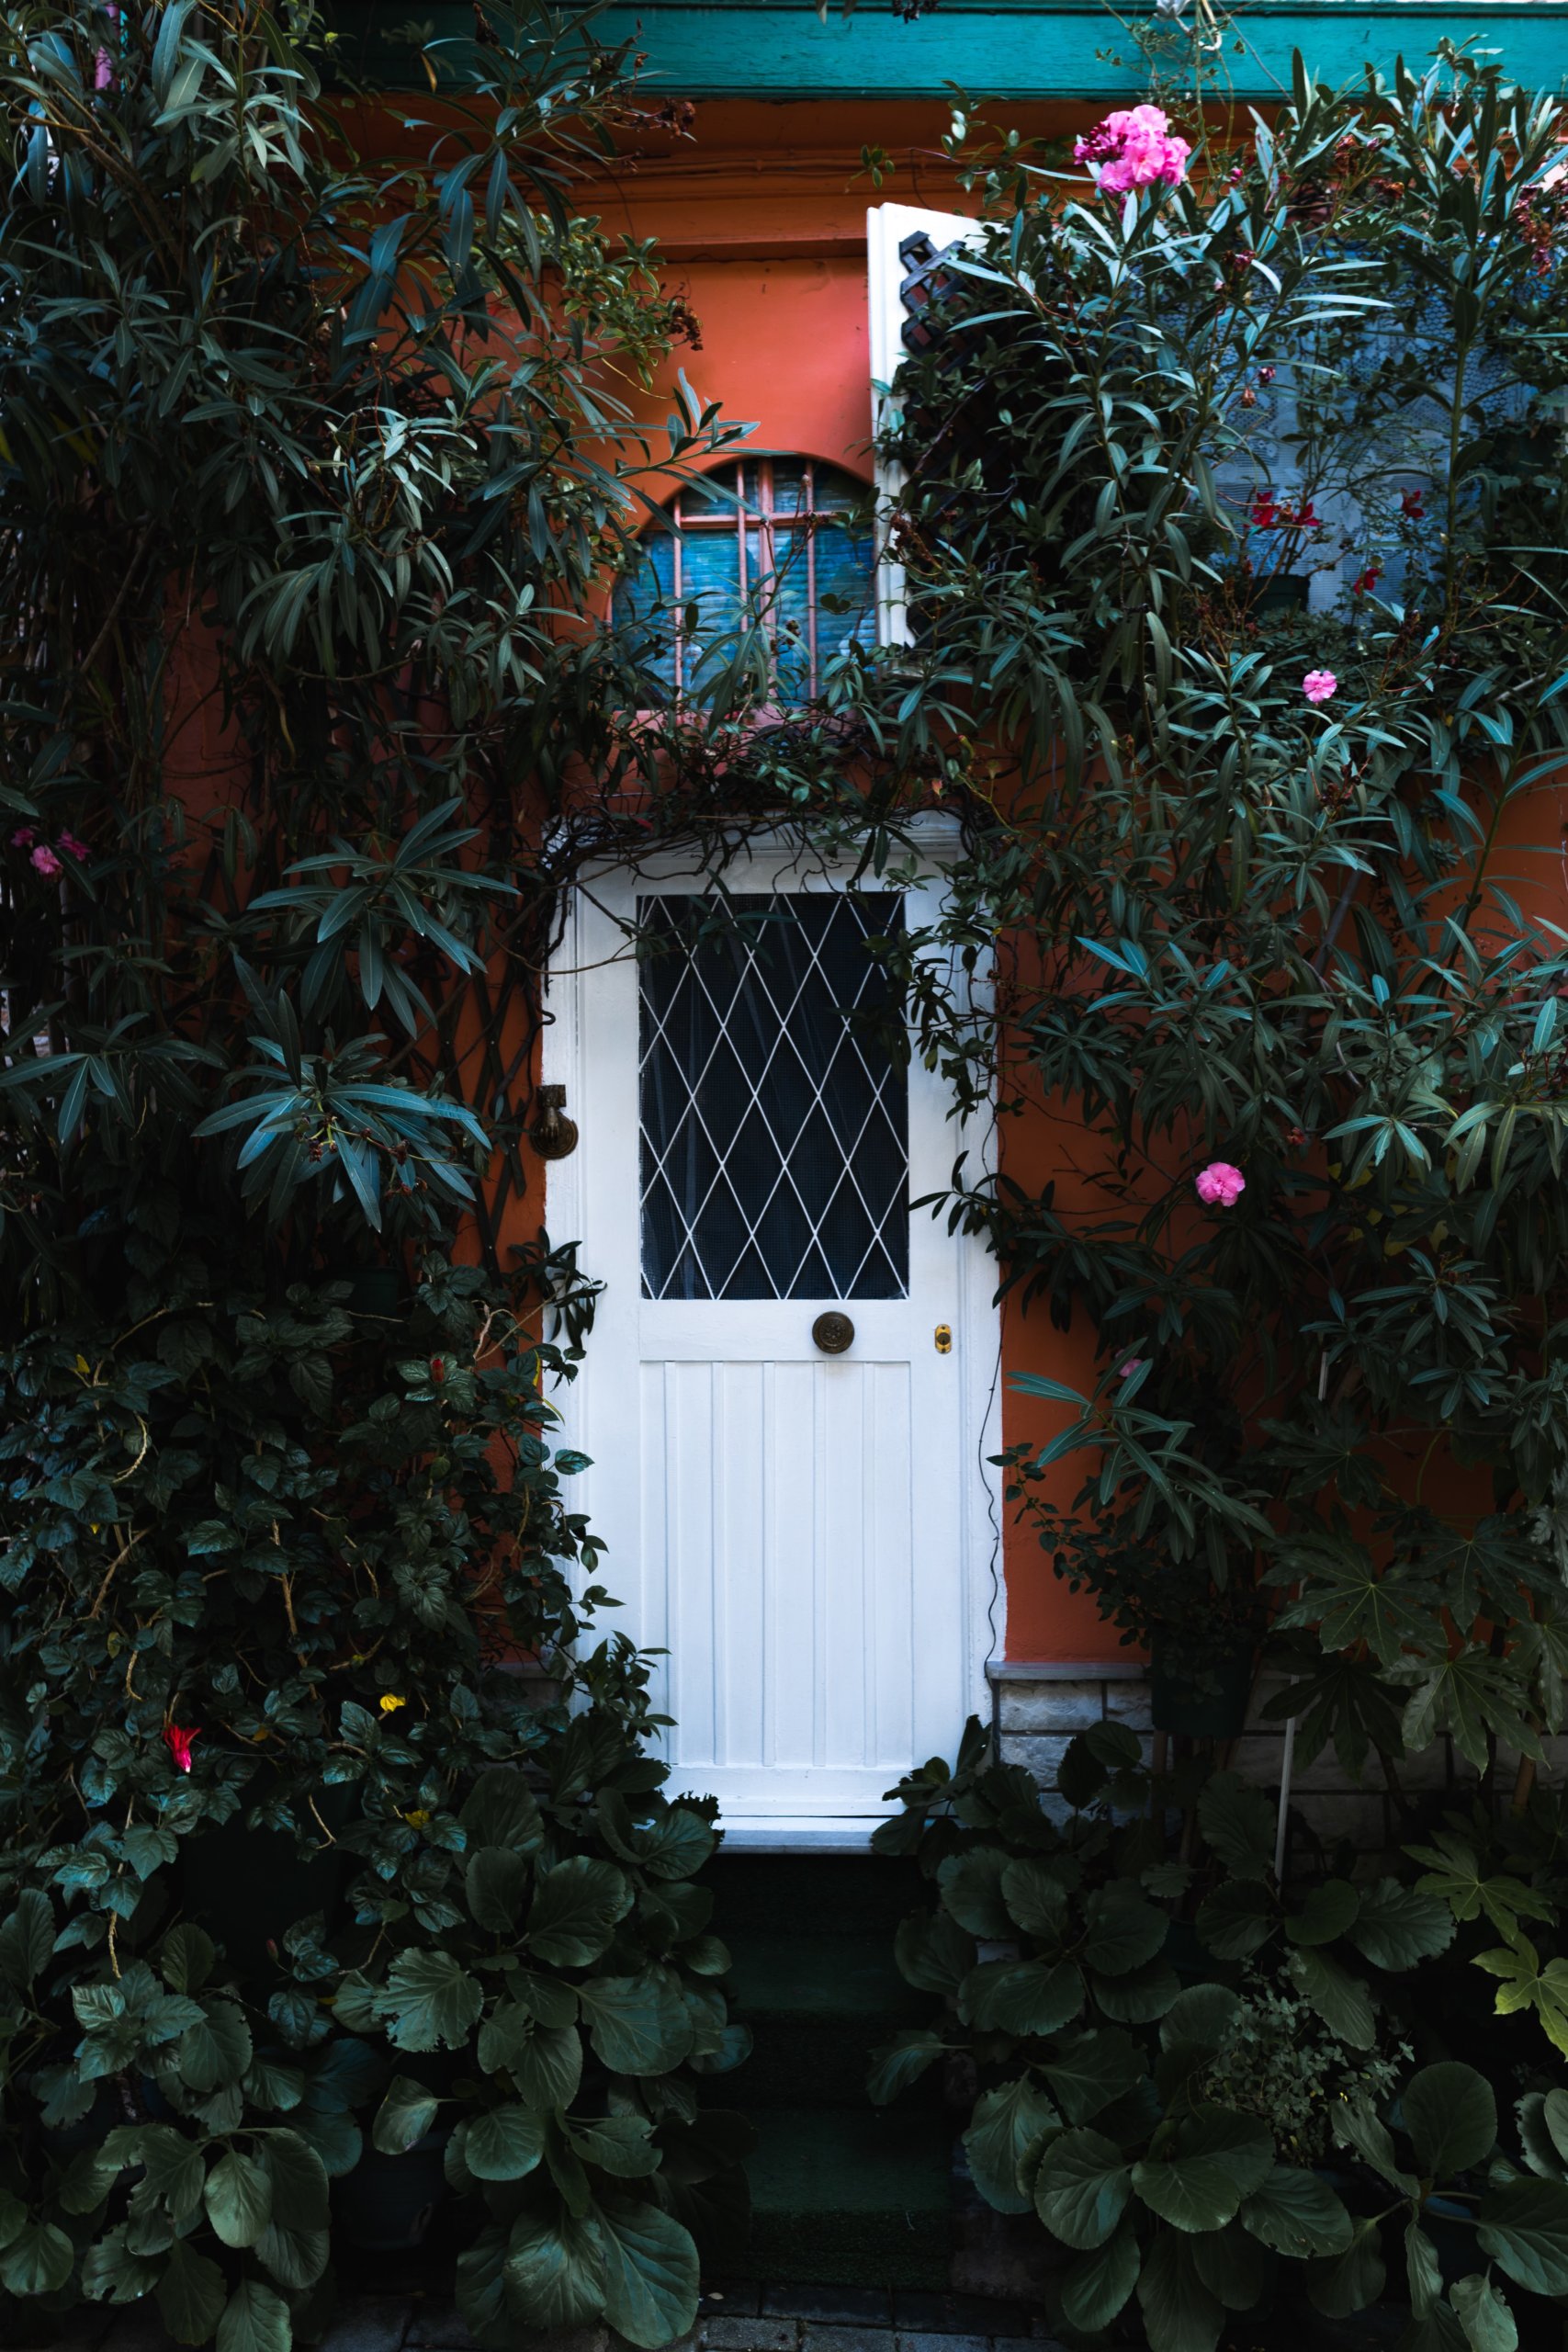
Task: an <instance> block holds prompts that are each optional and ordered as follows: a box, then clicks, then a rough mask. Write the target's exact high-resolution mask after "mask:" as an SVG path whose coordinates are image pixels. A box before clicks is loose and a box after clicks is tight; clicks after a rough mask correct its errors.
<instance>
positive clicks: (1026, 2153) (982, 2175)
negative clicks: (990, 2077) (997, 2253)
mask: <svg viewBox="0 0 1568 2352" xmlns="http://www.w3.org/2000/svg"><path fill="white" fill-rule="evenodd" d="M1057 2120H1058V2119H1057V2115H1056V2110H1055V2108H1054V2107H1053V2106H1052V2104H1051V2102H1050V2100H1049V2099H1048V2098H1046V2096H1045V2094H1044V2092H1043V2090H1042V2089H1041V2088H1040V2087H1039V2086H1038V2084H1036V2083H1035V2082H1033V2081H1032V2079H1031V2077H1030V2076H1029V2075H1020V2076H1019V2078H1018V2080H1017V2081H1016V2082H1012V2083H1004V2084H1003V2085H1002V2086H1001V2087H1000V2088H999V2089H998V2090H994V2091H982V2092H981V2094H980V2096H979V2098H977V2099H976V2102H975V2116H974V2120H973V2122H972V2123H971V2124H970V2126H969V2129H968V2131H965V2133H964V2151H965V2153H966V2154H967V2155H968V2158H969V2170H970V2172H971V2174H972V2175H973V2177H974V2181H975V2186H976V2188H977V2189H978V2190H979V2192H980V2194H981V2196H982V2197H983V2198H984V2199H986V2202H987V2205H994V2206H995V2207H996V2209H997V2211H998V2213H1027V2212H1028V2211H1029V2210H1030V2208H1031V2205H1032V2201H1033V2200H1032V2197H1031V2194H1030V2192H1029V2190H1028V2189H1027V2188H1023V2187H1022V2186H1021V2175H1022V2172H1023V2169H1024V2166H1025V2165H1026V2164H1028V2163H1030V2162H1032V2156H1033V2152H1034V2150H1035V2149H1036V2148H1038V2146H1039V2145H1040V2143H1041V2141H1042V2140H1043V2138H1044V2136H1045V2134H1046V2132H1047V2131H1051V2130H1052V2129H1053V2128H1054V2127H1055V2123H1056V2121H1057Z"/></svg>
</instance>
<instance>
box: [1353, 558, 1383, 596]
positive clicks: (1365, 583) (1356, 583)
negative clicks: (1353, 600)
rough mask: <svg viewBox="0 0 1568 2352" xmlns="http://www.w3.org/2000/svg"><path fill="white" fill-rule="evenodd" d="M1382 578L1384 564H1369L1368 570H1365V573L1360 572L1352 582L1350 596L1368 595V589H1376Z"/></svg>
mask: <svg viewBox="0 0 1568 2352" xmlns="http://www.w3.org/2000/svg"><path fill="white" fill-rule="evenodd" d="M1381 579H1382V564H1381V563H1369V564H1368V566H1367V568H1366V570H1365V571H1359V572H1358V573H1357V574H1356V577H1355V578H1354V580H1352V581H1351V582H1350V594H1351V595H1352V596H1364V595H1365V594H1366V593H1367V591H1368V589H1369V588H1375V587H1376V586H1377V584H1378V582H1379V581H1380V580H1381Z"/></svg>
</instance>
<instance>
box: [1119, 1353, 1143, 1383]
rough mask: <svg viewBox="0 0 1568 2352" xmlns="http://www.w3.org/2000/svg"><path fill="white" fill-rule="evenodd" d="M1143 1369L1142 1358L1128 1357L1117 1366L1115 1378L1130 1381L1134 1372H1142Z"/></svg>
mask: <svg viewBox="0 0 1568 2352" xmlns="http://www.w3.org/2000/svg"><path fill="white" fill-rule="evenodd" d="M1143 1368H1144V1359H1143V1357H1142V1356H1129V1357H1128V1358H1127V1359H1126V1362H1125V1363H1119V1364H1118V1365H1117V1367H1116V1377H1117V1379H1118V1380H1131V1379H1132V1377H1133V1374H1134V1373H1135V1372H1142V1370H1143Z"/></svg>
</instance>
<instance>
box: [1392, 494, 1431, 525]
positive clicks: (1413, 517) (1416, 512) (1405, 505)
mask: <svg viewBox="0 0 1568 2352" xmlns="http://www.w3.org/2000/svg"><path fill="white" fill-rule="evenodd" d="M1425 496H1426V492H1425V491H1420V490H1403V491H1401V492H1400V494H1399V511H1400V513H1401V514H1402V515H1404V517H1405V519H1406V521H1407V522H1411V523H1420V522H1423V521H1424V520H1425V519H1426V513H1427V510H1426V508H1425V507H1424V506H1423V505H1422V503H1421V501H1422V499H1423V498H1424V497H1425Z"/></svg>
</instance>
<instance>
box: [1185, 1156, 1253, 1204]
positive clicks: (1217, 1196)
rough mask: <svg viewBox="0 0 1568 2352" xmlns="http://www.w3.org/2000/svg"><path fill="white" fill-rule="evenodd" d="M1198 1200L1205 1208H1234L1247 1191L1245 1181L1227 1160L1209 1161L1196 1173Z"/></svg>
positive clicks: (1240, 1173)
mask: <svg viewBox="0 0 1568 2352" xmlns="http://www.w3.org/2000/svg"><path fill="white" fill-rule="evenodd" d="M1197 1182H1198V1198H1199V1199H1200V1200H1201V1202H1202V1203H1203V1204H1204V1206H1205V1207H1206V1208H1211V1209H1230V1208H1234V1207H1235V1204H1236V1203H1237V1201H1239V1200H1240V1198H1241V1196H1242V1194H1243V1193H1245V1192H1246V1190H1247V1179H1246V1177H1245V1176H1244V1175H1243V1174H1242V1172H1241V1170H1240V1169H1239V1168H1233V1167H1232V1166H1231V1164H1230V1161H1229V1160H1228V1159H1211V1160H1210V1162H1209V1165H1208V1166H1207V1168H1201V1169H1200V1170H1199V1171H1198V1180H1197Z"/></svg>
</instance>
